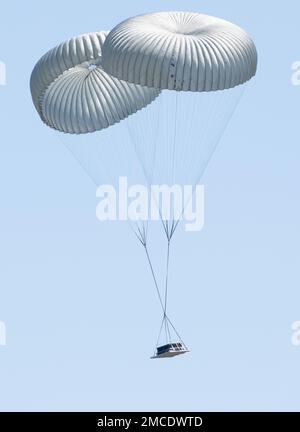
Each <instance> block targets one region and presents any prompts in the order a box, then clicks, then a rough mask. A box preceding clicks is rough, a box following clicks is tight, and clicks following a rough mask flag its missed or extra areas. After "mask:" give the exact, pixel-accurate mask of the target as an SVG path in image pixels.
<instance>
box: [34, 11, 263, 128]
mask: <svg viewBox="0 0 300 432" xmlns="http://www.w3.org/2000/svg"><path fill="white" fill-rule="evenodd" d="M256 66H257V54H256V49H255V45H254V43H253V42H252V40H251V39H250V37H249V36H248V35H247V33H246V32H245V31H244V30H242V29H241V28H239V27H238V26H236V25H234V24H231V23H230V22H227V21H224V20H222V19H219V18H215V17H211V16H207V15H202V14H199V13H190V12H158V13H152V14H146V15H141V16H137V17H134V18H129V19H127V20H125V21H123V22H122V23H120V24H118V25H117V26H116V27H115V28H114V29H113V30H112V31H111V32H109V33H108V32H104V31H100V32H96V33H88V34H84V35H81V36H77V37H73V38H71V39H70V40H68V41H66V42H64V43H62V44H60V45H58V46H57V47H55V48H53V49H51V50H50V51H49V52H47V53H46V54H45V55H44V56H43V57H42V58H41V59H40V60H39V61H38V63H37V64H36V66H35V68H34V70H33V72H32V75H31V81H30V87H31V94H32V98H33V102H34V105H35V107H36V109H37V111H38V113H39V115H40V117H41V119H42V120H43V122H45V123H46V124H47V125H48V126H50V127H52V128H54V129H56V130H58V131H61V132H65V133H71V134H81V133H88V132H94V131H99V130H101V129H104V128H106V127H108V126H111V125H113V124H115V123H117V122H119V121H120V120H122V119H125V118H126V117H128V116H129V115H131V114H134V113H135V112H137V111H138V110H140V109H141V108H144V107H145V106H147V105H148V104H150V103H151V102H152V101H153V100H154V99H155V98H156V97H157V96H158V95H159V93H160V91H161V90H162V89H168V90H175V91H192V92H209V91H217V90H224V89H229V88H233V87H235V86H237V85H239V84H243V83H245V82H246V81H248V80H249V79H250V78H251V77H252V76H253V75H255V72H256Z"/></svg>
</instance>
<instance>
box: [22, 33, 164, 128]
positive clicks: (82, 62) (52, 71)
mask: <svg viewBox="0 0 300 432" xmlns="http://www.w3.org/2000/svg"><path fill="white" fill-rule="evenodd" d="M106 35H107V32H103V31H102V32H97V33H88V34H84V35H81V36H77V37H73V38H71V39H69V40H68V41H66V42H63V43H62V44H60V45H58V46H57V47H55V48H53V49H52V50H50V51H49V52H47V53H46V54H45V55H44V56H43V57H42V58H41V59H40V60H39V61H38V63H37V64H36V66H35V68H34V70H33V72H32V75H31V80H30V88H31V94H32V99H33V102H34V105H35V107H36V109H37V111H38V113H39V115H40V117H41V119H42V120H43V121H44V122H45V123H46V124H47V125H48V126H50V127H52V128H54V129H57V130H59V131H62V132H66V133H71V134H74V133H75V134H81V133H87V132H95V131H97V130H101V129H104V128H107V127H108V126H111V125H113V124H115V123H117V122H119V121H120V120H122V119H124V118H126V117H128V116H129V115H130V114H133V113H135V112H136V111H138V110H139V109H141V108H143V107H145V106H146V105H147V104H149V103H150V102H152V101H153V100H154V99H155V98H156V96H157V95H158V94H159V90H157V89H156V90H155V89H150V88H147V87H141V86H139V85H134V84H130V83H127V82H125V81H120V80H118V79H116V78H114V77H112V76H110V75H108V74H107V73H106V72H104V70H103V68H102V65H101V64H102V57H101V55H102V47H103V43H104V41H105V38H106Z"/></svg>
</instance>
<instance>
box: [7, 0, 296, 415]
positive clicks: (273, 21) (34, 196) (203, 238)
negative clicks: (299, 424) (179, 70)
mask: <svg viewBox="0 0 300 432" xmlns="http://www.w3.org/2000/svg"><path fill="white" fill-rule="evenodd" d="M161 9H165V10H191V11H197V12H202V13H207V14H212V15H216V16H220V17H223V18H225V19H228V20H229V21H233V22H235V23H237V24H239V25H240V26H242V27H244V28H245V29H246V30H247V31H248V32H249V33H250V34H251V36H252V37H253V39H254V41H255V43H256V45H257V48H258V53H259V69H258V74H257V77H256V78H255V81H253V83H252V84H251V85H250V86H249V87H248V89H247V91H246V93H245V94H244V96H243V99H242V101H241V103H240V105H239V107H238V110H237V112H236V113H235V115H234V117H233V119H232V121H231V123H230V125H229V127H228V128H227V130H226V132H225V134H224V136H223V139H222V141H221V142H220V145H219V147H218V149H217V152H216V153H215V155H214V158H213V160H212V161H211V163H210V165H209V167H208V169H207V171H206V173H205V176H204V177H203V179H202V181H203V183H204V184H205V189H206V223H205V229H204V230H203V231H202V232H200V233H196V234H195V233H193V234H187V233H185V232H184V231H182V230H178V232H177V235H176V239H175V242H176V246H177V247H176V251H177V252H176V253H175V255H174V256H173V262H172V265H173V270H172V280H173V288H172V296H171V299H170V302H171V307H172V311H173V314H172V315H173V316H176V317H177V319H176V322H177V323H178V327H179V328H180V330H181V332H182V334H183V335H184V337H185V341H186V343H187V344H188V345H189V346H190V347H191V349H192V352H191V353H190V354H188V355H185V356H181V357H179V358H176V359H173V360H171V361H150V360H149V355H150V354H151V353H152V348H153V344H154V342H155V336H156V333H157V330H158V328H157V327H158V323H159V308H158V304H157V299H156V297H155V295H154V291H153V286H152V282H151V279H150V276H149V272H148V268H147V265H146V262H145V258H144V256H143V254H142V251H141V249H140V246H139V245H138V244H137V242H136V239H135V238H134V237H133V235H132V233H131V231H130V230H129V229H128V226H127V225H125V224H113V223H112V224H102V225H101V224H100V223H99V222H98V221H97V219H96V217H95V207H96V203H97V201H96V197H95V185H94V184H93V183H92V182H91V180H90V179H89V177H88V176H87V175H86V174H85V172H84V171H83V170H82V169H81V167H80V166H79V165H78V163H77V162H76V161H75V159H74V158H72V156H71V155H70V154H69V152H68V151H67V150H66V148H65V147H64V146H63V144H62V143H61V141H60V140H59V139H58V138H57V135H56V134H55V133H53V132H52V131H49V129H47V128H46V127H45V126H43V124H42V123H41V122H40V121H39V119H38V117H37V115H36V113H35V110H34V107H33V105H32V102H31V98H30V92H29V86H28V82H29V77H30V73H31V70H32V67H33V65H34V63H35V62H36V60H37V59H38V58H39V57H40V56H41V55H42V54H43V53H44V52H45V51H46V50H48V49H49V48H51V47H52V46H54V45H56V44H57V43H59V42H61V41H63V40H65V39H66V38H68V37H70V36H73V35H77V34H81V33H84V32H90V31H96V30H102V29H105V30H106V29H110V28H112V27H113V26H114V25H116V24H117V23H118V22H119V21H121V20H123V19H125V18H127V17H128V16H132V15H136V14H139V13H143V12H150V11H156V10H161ZM299 13H300V6H299V5H297V3H296V2H293V1H291V0H288V1H284V2H283V1H278V2H273V1H264V2H261V1H251V2H237V1H234V0H228V1H226V2H224V1H222V0H209V1H208V0H207V1H191V0H185V1H182V0H181V1H164V2H161V1H149V0H139V1H127V2H120V1H114V0H111V1H109V2H106V3H105V2H100V1H94V0H90V1H89V2H85V3H82V2H78V1H64V2H62V1H58V0H52V1H51V2H50V3H49V4H47V5H43V4H42V3H38V2H34V1H26V2H16V1H13V0H12V1H10V2H4V3H3V4H2V5H1V13H0V61H3V62H5V64H6V66H7V86H6V87H0V112H1V116H0V131H1V135H0V136H1V157H0V176H1V181H0V189H1V194H0V196H1V204H0V207H1V209H0V210H1V211H0V218H1V223H0V230H1V234H0V236H1V241H0V254H1V256H0V321H4V322H5V323H6V327H7V346H5V347H3V346H0V410H21V411H22V410H99V411H100V410H293V409H294V410H295V409H299V404H300V400H299V399H300V396H299V386H300V369H299V364H300V347H295V346H293V345H292V344H291V329H290V327H291V324H292V322H293V321H295V320H300V290H299V286H300V284H299V282H300V276H299V267H300V266H299V260H300V256H299V244H300V230H299V220H300V201H299V182H300V170H299V162H300V148H299V102H300V87H293V86H292V85H291V83H290V76H291V64H292V63H293V62H294V61H296V60H299V59H300V48H299V36H300V34H299V22H298V21H299Z"/></svg>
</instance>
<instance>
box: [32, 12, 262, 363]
mask: <svg viewBox="0 0 300 432" xmlns="http://www.w3.org/2000/svg"><path fill="white" fill-rule="evenodd" d="M256 69H257V52H256V48H255V45H254V43H253V41H252V39H251V38H250V36H249V35H248V34H247V33H246V32H245V31H244V30H243V29H241V28H240V27H238V26H236V25H234V24H232V23H230V22H228V21H224V20H223V19H219V18H215V17H211V16H207V15H202V14H199V13H193V12H157V13H151V14H145V15H140V16H137V17H133V18H129V19H126V20H125V21H123V22H121V23H120V24H118V25H117V26H116V27H114V28H113V29H112V30H111V31H110V32H105V31H100V32H96V33H88V34H84V35H81V36H78V37H73V38H71V39H70V40H68V41H66V42H63V43H61V44H60V45H58V46H57V47H55V48H53V49H52V50H50V51H49V52H47V53H46V54H45V55H44V56H43V57H42V58H41V59H40V60H39V61H38V62H37V64H36V65H35V67H34V69H33V72H32V75H31V80H30V87H31V94H32V99H33V103H34V105H35V108H36V110H37V112H38V114H39V116H40V118H41V120H42V121H43V122H44V123H45V124H46V125H47V126H49V127H51V128H53V129H55V130H57V131H59V132H63V133H64V135H63V136H67V137H68V136H70V137H71V138H72V143H71V151H72V153H73V154H74V155H75V156H76V158H77V159H78V160H79V162H80V163H81V165H82V166H83V167H85V169H86V171H87V172H88V173H89V174H90V176H91V177H92V178H94V179H98V175H99V172H100V170H99V169H98V162H100V161H101V160H102V159H103V152H102V149H103V147H101V146H100V145H98V144H100V141H101V137H102V136H103V134H104V132H101V134H102V135H101V134H100V133H99V134H96V135H99V141H97V142H96V145H95V146H92V145H88V144H90V143H86V142H82V143H81V144H80V145H79V146H78V147H77V148H76V146H75V141H76V140H75V138H76V139H77V138H79V136H82V135H84V134H87V133H89V132H96V131H101V130H103V129H106V128H108V127H110V126H113V125H114V124H116V123H118V122H120V121H121V120H124V119H125V120H124V122H126V125H127V127H128V131H129V134H130V137H131V140H132V142H133V147H134V150H135V154H136V156H137V158H138V160H139V162H140V166H141V167H142V170H143V173H144V177H145V179H146V182H147V185H151V184H169V185H170V184H180V185H187V184H189V185H195V184H196V183H197V182H198V181H199V179H200V177H201V176H202V174H203V172H204V170H205V168H206V166H207V164H208V162H209V160H210V158H211V157H212V154H213V152H214V150H215V148H216V146H217V144H218V142H219V140H220V137H221V135H222V133H223V131H224V129H225V127H226V125H227V123H228V122H229V119H230V117H231V115H232V113H233V111H234V109H235V107H236V105H237V103H238V101H239V99H240V96H241V92H242V90H241V89H243V87H244V85H243V84H245V83H246V82H247V81H249V80H250V79H251V78H252V77H253V76H254V75H255V73H256ZM74 135H76V137H74ZM94 135H95V134H93V136H94ZM84 136H85V135H84ZM110 148H111V149H113V150H114V151H115V159H116V160H118V159H121V152H122V151H123V152H124V148H122V146H119V147H118V143H117V142H111V143H110ZM128 157H129V156H128ZM108 159H110V158H108ZM105 164H106V165H109V161H108V162H107V161H106V162H105ZM112 165H113V168H115V163H113V164H112ZM98 184H99V183H98ZM157 205H158V206H159V203H158V204H157ZM183 210H184V209H183ZM178 222H179V220H176V219H174V218H172V217H171V218H169V219H168V220H163V219H162V224H163V228H164V232H165V235H166V239H167V253H166V274H165V277H164V281H163V283H161V281H159V279H158V277H157V274H156V272H155V270H154V267H153V264H152V261H151V258H150V253H149V250H148V241H147V240H148V223H147V222H143V221H142V222H141V223H140V224H139V223H138V222H137V223H136V226H135V229H134V232H135V234H136V236H137V238H138V240H139V241H140V243H141V244H142V246H143V248H144V250H145V252H146V256H147V260H148V262H149V266H150V270H151V274H152V278H153V282H154V285H155V289H156V291H157V294H158V298H159V302H160V305H161V308H162V313H163V315H162V321H161V326H160V331H159V336H158V339H157V344H156V351H155V354H154V358H160V357H173V356H174V355H177V354H182V353H185V352H187V351H188V349H187V347H186V345H185V344H184V343H183V341H182V339H181V337H180V336H179V334H178V332H177V330H176V329H175V326H174V325H173V323H172V321H171V320H170V318H169V313H167V299H168V288H169V278H168V275H169V260H170V244H171V240H172V238H173V235H174V232H175V230H176V227H177V225H178ZM163 293H164V294H163ZM163 331H164V332H165V341H164V344H163V345H161V346H159V341H160V336H161V334H162V332H163ZM172 333H173V337H172ZM174 337H175V338H176V339H175V341H174Z"/></svg>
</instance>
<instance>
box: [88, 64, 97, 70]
mask: <svg viewBox="0 0 300 432" xmlns="http://www.w3.org/2000/svg"><path fill="white" fill-rule="evenodd" d="M97 67H98V66H97V65H96V64H94V63H92V64H90V65H89V66H88V70H89V71H93V70H95V69H97Z"/></svg>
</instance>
